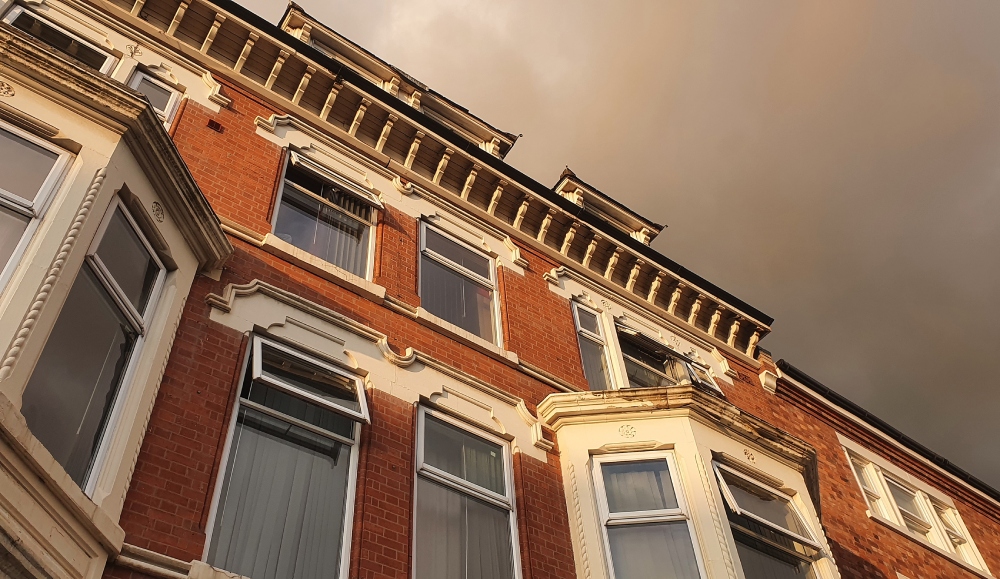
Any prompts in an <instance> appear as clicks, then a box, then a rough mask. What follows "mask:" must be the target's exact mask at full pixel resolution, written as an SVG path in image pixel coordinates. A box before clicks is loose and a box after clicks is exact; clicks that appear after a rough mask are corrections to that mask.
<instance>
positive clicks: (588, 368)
mask: <svg viewBox="0 0 1000 579" xmlns="http://www.w3.org/2000/svg"><path fill="white" fill-rule="evenodd" d="M580 356H581V358H582V359H583V375H584V376H586V378H587V382H588V383H589V384H590V389H591V390H607V389H608V387H609V384H610V383H611V380H610V379H609V378H608V363H607V358H608V357H607V356H605V355H604V346H602V345H600V344H598V343H597V342H594V341H593V340H589V339H587V338H584V337H583V336H580Z"/></svg>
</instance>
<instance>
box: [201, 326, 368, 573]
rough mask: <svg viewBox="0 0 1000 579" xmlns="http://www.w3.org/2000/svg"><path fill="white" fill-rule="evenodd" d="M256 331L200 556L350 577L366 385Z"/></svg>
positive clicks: (257, 567)
mask: <svg viewBox="0 0 1000 579" xmlns="http://www.w3.org/2000/svg"><path fill="white" fill-rule="evenodd" d="M252 340H253V342H252V351H251V354H250V359H249V361H248V363H247V369H246V371H245V372H244V379H243V386H242V390H241V391H240V397H239V401H238V402H237V408H236V412H235V413H234V414H235V424H234V426H233V429H234V430H233V433H232V434H231V437H230V441H229V452H228V455H227V459H226V462H225V464H224V466H223V468H222V469H221V470H222V472H223V478H222V481H221V483H220V484H219V491H217V492H218V498H217V500H216V506H215V514H214V523H213V525H212V528H211V537H210V540H209V542H208V545H209V547H208V554H207V556H206V561H207V562H208V563H209V564H210V565H213V566H215V567H218V568H220V569H225V570H227V571H230V572H232V573H236V574H237V575H242V576H246V577H250V578H252V579H320V578H328V577H347V567H348V565H347V562H348V558H349V556H350V532H351V522H352V520H353V506H354V490H355V483H356V478H357V463H358V436H359V434H360V430H361V427H360V423H361V422H368V421H369V417H368V409H367V404H366V402H365V395H364V388H363V387H362V385H361V382H360V380H359V379H358V378H356V377H354V376H350V375H348V374H346V373H344V372H342V371H340V370H338V369H337V368H336V367H335V366H332V365H330V364H328V363H326V362H324V361H322V360H319V359H316V358H313V357H311V356H307V355H304V354H301V353H299V352H297V351H296V350H294V349H292V348H289V347H286V346H284V345H282V344H279V343H277V342H273V341H271V340H267V339H265V338H262V337H260V336H253V337H252Z"/></svg>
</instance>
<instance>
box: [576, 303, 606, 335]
mask: <svg viewBox="0 0 1000 579" xmlns="http://www.w3.org/2000/svg"><path fill="white" fill-rule="evenodd" d="M576 317H577V319H578V320H579V321H580V328H581V329H584V330H587V331H588V332H590V333H591V334H597V335H601V326H600V323H598V321H597V316H596V315H594V314H592V313H591V312H588V311H587V310H584V309H582V308H577V309H576Z"/></svg>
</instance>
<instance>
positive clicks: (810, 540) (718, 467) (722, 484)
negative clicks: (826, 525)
mask: <svg viewBox="0 0 1000 579" xmlns="http://www.w3.org/2000/svg"><path fill="white" fill-rule="evenodd" d="M712 467H713V468H714V470H715V476H716V477H717V478H718V480H719V490H721V491H722V498H723V499H725V501H726V503H728V504H729V508H730V509H732V511H733V512H734V513H736V514H737V515H741V516H744V517H750V518H751V519H753V520H755V521H757V522H758V523H760V524H762V525H764V526H766V527H769V528H771V529H774V530H775V531H777V532H778V533H780V534H782V535H786V536H788V537H790V538H792V539H794V540H796V541H798V542H800V543H804V544H806V545H809V546H810V547H812V548H814V549H816V550H818V551H820V552H821V553H822V552H823V546H822V545H820V544H819V542H818V541H817V540H816V531H815V529H813V528H812V527H811V525H809V523H808V522H807V521H806V517H805V516H803V513H802V512H801V511H800V510H799V508H798V506H796V505H795V501H793V500H792V497H790V496H788V495H787V494H785V493H783V492H781V491H780V490H778V489H776V488H774V487H772V486H770V485H768V484H765V483H764V482H762V481H760V480H757V479H754V478H750V477H748V476H746V475H745V474H743V473H741V472H739V471H737V470H735V469H732V468H729V467H728V466H726V465H724V464H719V463H713V464H712ZM723 472H725V473H726V474H727V475H731V476H734V477H736V478H738V479H740V480H742V481H744V482H746V483H747V484H750V485H753V486H755V487H758V488H760V489H761V490H763V491H765V492H766V493H768V494H770V495H773V496H774V497H775V498H777V499H778V500H780V501H783V502H784V503H785V504H787V505H788V506H789V507H791V509H792V513H793V514H794V515H795V516H796V517H797V518H798V519H799V522H800V523H801V524H802V527H803V528H804V529H805V530H806V532H807V533H809V535H810V536H809V537H804V536H802V535H799V534H798V533H796V532H794V531H792V530H791V529H787V528H785V527H782V526H781V525H778V524H776V523H773V522H771V521H769V520H767V519H765V518H763V517H759V516H757V515H756V514H754V513H752V512H750V511H746V510H743V508H741V507H740V504H739V502H738V501H737V500H736V497H735V496H733V494H732V491H730V490H729V483H727V482H726V478H725V476H724V475H723V474H722V473H723Z"/></svg>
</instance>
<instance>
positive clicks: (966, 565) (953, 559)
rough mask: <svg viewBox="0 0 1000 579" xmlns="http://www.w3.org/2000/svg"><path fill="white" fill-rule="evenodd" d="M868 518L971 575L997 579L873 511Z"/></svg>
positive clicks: (985, 578)
mask: <svg viewBox="0 0 1000 579" xmlns="http://www.w3.org/2000/svg"><path fill="white" fill-rule="evenodd" d="M868 517H869V518H870V519H871V520H873V521H875V522H876V523H878V524H880V525H882V526H883V527H887V528H888V529H890V530H892V531H895V532H896V533H898V534H900V535H902V536H904V537H906V538H907V539H909V540H911V541H913V542H915V543H917V544H919V545H922V546H923V547H925V548H927V549H930V550H931V551H933V552H934V553H936V554H938V555H941V556H942V557H945V558H947V559H948V560H949V561H951V562H952V563H955V564H956V565H958V566H960V567H962V568H963V569H965V570H966V571H968V572H970V573H973V574H975V575H976V576H978V577H982V578H983V579H996V578H995V577H994V576H993V575H990V573H989V571H986V570H984V569H980V568H978V567H974V566H972V565H970V564H969V563H966V562H965V561H964V560H962V558H960V557H959V556H958V555H956V554H954V553H949V552H948V551H945V550H944V549H942V548H941V547H938V546H937V545H935V544H934V543H931V542H930V541H927V540H926V539H921V538H920V537H917V536H915V535H914V534H913V533H911V532H910V531H909V530H907V529H905V528H901V527H900V526H899V525H897V524H896V523H893V522H892V521H889V520H886V519H884V518H882V517H880V516H878V515H875V514H873V513H872V512H871V511H869V512H868Z"/></svg>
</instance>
